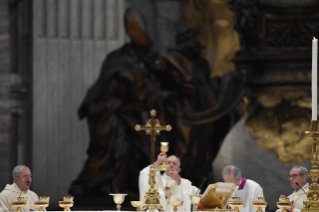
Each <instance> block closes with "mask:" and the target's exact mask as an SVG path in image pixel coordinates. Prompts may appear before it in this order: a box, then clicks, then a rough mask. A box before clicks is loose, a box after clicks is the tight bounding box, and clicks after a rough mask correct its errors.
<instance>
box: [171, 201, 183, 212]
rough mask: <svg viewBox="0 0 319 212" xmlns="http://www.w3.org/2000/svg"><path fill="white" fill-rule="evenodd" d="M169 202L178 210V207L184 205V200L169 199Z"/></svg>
mask: <svg viewBox="0 0 319 212" xmlns="http://www.w3.org/2000/svg"><path fill="white" fill-rule="evenodd" d="M168 204H169V205H170V206H172V207H174V211H177V207H179V206H181V205H183V201H168Z"/></svg>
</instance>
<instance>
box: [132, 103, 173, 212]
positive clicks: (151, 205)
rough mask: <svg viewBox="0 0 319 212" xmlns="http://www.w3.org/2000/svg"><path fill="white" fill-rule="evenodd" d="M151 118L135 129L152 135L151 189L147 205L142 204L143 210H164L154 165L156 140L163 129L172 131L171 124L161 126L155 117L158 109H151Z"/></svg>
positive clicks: (147, 197)
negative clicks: (157, 187) (157, 188)
mask: <svg viewBox="0 0 319 212" xmlns="http://www.w3.org/2000/svg"><path fill="white" fill-rule="evenodd" d="M150 114H151V118H150V119H149V120H148V121H147V122H146V125H145V126H141V125H138V124H137V125H136V126H135V130H136V131H140V130H145V131H146V134H148V135H150V136H151V165H150V174H149V181H148V184H149V186H150V188H149V190H148V191H147V192H146V194H145V205H143V206H142V211H146V210H150V211H154V210H155V209H158V210H159V211H163V207H162V205H161V204H160V199H161V197H160V196H159V193H158V191H157V190H156V182H155V176H156V169H155V167H154V159H155V140H156V135H159V134H160V132H161V131H162V130H165V131H171V129H172V127H171V125H166V126H161V125H160V121H159V120H158V119H156V118H155V116H156V110H154V109H153V110H151V111H150Z"/></svg>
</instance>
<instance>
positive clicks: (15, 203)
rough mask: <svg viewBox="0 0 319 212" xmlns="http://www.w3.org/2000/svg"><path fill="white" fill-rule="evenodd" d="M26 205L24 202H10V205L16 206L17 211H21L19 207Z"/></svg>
mask: <svg viewBox="0 0 319 212" xmlns="http://www.w3.org/2000/svg"><path fill="white" fill-rule="evenodd" d="M26 205H27V203H26V202H12V206H13V207H16V208H17V211H21V208H23V207H25V206H26Z"/></svg>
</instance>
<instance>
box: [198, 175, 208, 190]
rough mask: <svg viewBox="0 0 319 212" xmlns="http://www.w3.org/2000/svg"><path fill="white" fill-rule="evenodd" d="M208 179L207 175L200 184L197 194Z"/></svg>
mask: <svg viewBox="0 0 319 212" xmlns="http://www.w3.org/2000/svg"><path fill="white" fill-rule="evenodd" d="M206 180H207V177H205V178H204V180H203V181H202V184H200V186H199V188H198V190H197V192H196V194H198V193H199V192H200V189H201V188H202V186H203V184H204V182H205V181H206Z"/></svg>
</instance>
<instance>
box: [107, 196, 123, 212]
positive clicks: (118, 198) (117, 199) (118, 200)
mask: <svg viewBox="0 0 319 212" xmlns="http://www.w3.org/2000/svg"><path fill="white" fill-rule="evenodd" d="M110 195H112V196H113V200H114V202H115V203H116V204H117V206H116V208H117V210H118V211H120V210H121V204H122V203H123V202H124V199H125V196H126V195H127V194H110Z"/></svg>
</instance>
